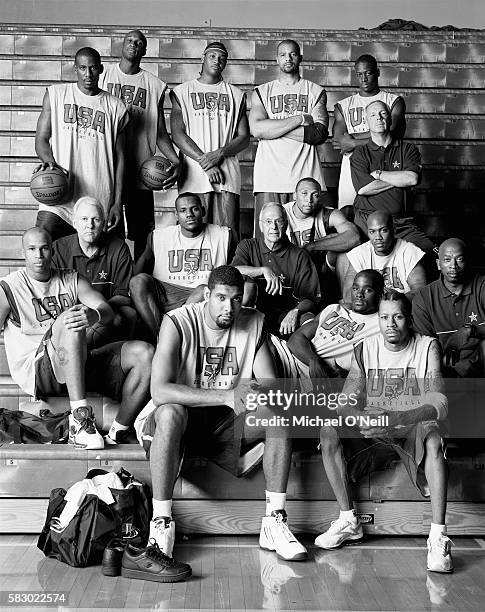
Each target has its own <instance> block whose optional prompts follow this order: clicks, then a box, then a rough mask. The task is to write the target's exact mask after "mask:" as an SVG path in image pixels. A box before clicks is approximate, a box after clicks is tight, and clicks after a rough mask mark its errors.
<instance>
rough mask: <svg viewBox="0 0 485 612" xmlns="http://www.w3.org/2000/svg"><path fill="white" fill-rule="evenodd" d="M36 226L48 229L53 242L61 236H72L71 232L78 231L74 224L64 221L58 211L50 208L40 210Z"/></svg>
mask: <svg viewBox="0 0 485 612" xmlns="http://www.w3.org/2000/svg"><path fill="white" fill-rule="evenodd" d="M35 226H36V227H41V228H42V229H45V230H46V231H48V232H49V234H50V237H51V238H52V242H54V240H58V239H59V238H64V236H71V234H75V233H76V230H75V229H74V228H73V227H72V225H70V224H69V223H68V222H67V221H64V219H63V218H62V217H59V215H56V213H53V212H49V211H48V210H39V212H38V213H37V219H36V221H35Z"/></svg>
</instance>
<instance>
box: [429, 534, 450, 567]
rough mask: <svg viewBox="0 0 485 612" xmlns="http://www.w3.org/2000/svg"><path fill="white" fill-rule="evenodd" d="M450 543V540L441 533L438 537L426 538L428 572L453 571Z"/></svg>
mask: <svg viewBox="0 0 485 612" xmlns="http://www.w3.org/2000/svg"><path fill="white" fill-rule="evenodd" d="M451 545H452V541H451V540H450V538H448V537H447V536H445V535H444V534H443V533H442V534H440V535H439V536H438V537H434V538H431V536H430V537H429V538H428V572H440V573H441V574H451V572H452V571H453V559H452V558H451Z"/></svg>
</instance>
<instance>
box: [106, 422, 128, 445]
mask: <svg viewBox="0 0 485 612" xmlns="http://www.w3.org/2000/svg"><path fill="white" fill-rule="evenodd" d="M128 427H129V426H128V425H120V424H119V423H118V421H117V420H116V419H115V420H114V421H113V423H112V424H111V427H110V428H109V432H108V436H109V437H110V438H111V439H112V440H116V432H118V431H126V430H127V429H128Z"/></svg>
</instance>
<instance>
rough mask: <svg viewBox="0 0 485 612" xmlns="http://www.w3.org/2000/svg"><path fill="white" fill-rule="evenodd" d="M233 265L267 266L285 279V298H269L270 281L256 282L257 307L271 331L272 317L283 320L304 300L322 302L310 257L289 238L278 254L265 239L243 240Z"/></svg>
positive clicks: (280, 245)
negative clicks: (266, 288) (268, 283)
mask: <svg viewBox="0 0 485 612" xmlns="http://www.w3.org/2000/svg"><path fill="white" fill-rule="evenodd" d="M231 265H233V266H255V267H259V266H267V267H268V268H271V270H272V271H273V272H274V273H275V274H276V275H277V276H280V275H283V287H284V289H283V295H268V293H266V291H265V287H266V281H265V280H264V279H262V280H261V279H256V280H257V282H258V288H259V292H258V301H257V304H256V305H257V308H258V310H260V311H261V312H264V313H265V314H266V315H267V317H266V319H267V323H268V326H269V327H270V328H271V327H272V325H271V323H272V321H271V316H273V317H276V318H277V319H279V318H281V315H284V314H286V313H287V312H288V311H289V310H291V309H292V308H295V306H296V305H297V304H298V302H300V301H301V300H303V299H309V300H312V302H313V303H314V304H315V305H317V304H318V303H319V302H320V298H321V294H320V282H319V280H318V274H317V271H316V268H315V266H314V264H313V262H312V260H311V258H310V255H309V254H308V253H307V252H306V251H305V250H304V249H301V248H300V247H297V246H295V245H294V244H292V243H291V242H290V241H289V240H288V238H287V237H285V238H284V240H283V241H282V242H281V243H280V244H278V245H277V247H276V249H274V250H271V249H269V248H268V247H267V246H266V244H265V242H264V240H263V239H262V238H249V239H246V240H242V241H241V242H240V243H239V244H238V245H237V249H236V254H235V256H234V259H233V260H232V264H231ZM276 322H277V321H276V320H275V321H273V323H275V324H276Z"/></svg>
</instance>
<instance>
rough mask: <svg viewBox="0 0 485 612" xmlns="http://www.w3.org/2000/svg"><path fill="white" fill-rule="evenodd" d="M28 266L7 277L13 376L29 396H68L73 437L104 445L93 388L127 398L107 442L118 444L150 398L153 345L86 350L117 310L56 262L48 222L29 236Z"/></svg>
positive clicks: (4, 303)
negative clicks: (89, 336) (93, 330)
mask: <svg viewBox="0 0 485 612" xmlns="http://www.w3.org/2000/svg"><path fill="white" fill-rule="evenodd" d="M22 245H23V251H24V256H25V268H21V269H20V270H18V271H17V272H12V273H11V274H9V275H8V276H6V277H5V278H3V279H2V280H0V287H1V290H0V326H2V327H3V326H4V338H5V350H6V353H7V360H8V365H9V368H10V374H11V376H12V378H13V380H14V381H15V383H16V384H17V385H18V386H19V387H20V388H21V389H22V390H23V391H24V392H25V393H27V394H28V395H31V396H34V397H37V398H46V397H48V396H60V395H61V396H62V395H69V401H70V404H71V414H70V415H69V443H71V444H74V445H75V446H76V447H79V448H85V449H98V448H103V446H104V443H103V438H102V436H101V435H100V434H99V432H98V430H97V429H96V425H95V422H94V417H93V411H92V408H91V407H90V406H89V405H88V400H87V398H86V390H89V391H97V392H98V393H101V394H104V395H107V396H109V397H111V398H113V399H115V400H120V401H121V407H120V410H119V412H118V414H117V416H116V419H115V420H114V422H113V425H112V426H111V428H110V430H109V434H108V436H107V438H106V441H107V442H108V443H110V444H116V443H117V442H118V441H119V439H120V436H121V435H122V434H123V432H124V431H126V430H127V429H128V426H129V425H130V424H131V423H132V422H133V420H134V418H135V416H136V414H137V413H138V411H139V410H140V409H141V407H142V406H143V405H145V404H146V402H147V401H148V395H149V388H150V364H151V360H152V357H153V349H152V347H151V346H150V345H148V344H146V343H144V342H138V341H136V342H125V343H123V342H115V343H113V344H108V345H106V346H103V347H102V348H100V349H95V350H93V351H89V352H88V351H87V350H86V333H85V332H86V330H87V329H88V328H89V327H91V326H92V325H93V324H94V323H95V322H97V323H101V324H103V325H105V324H109V323H110V322H111V321H112V320H113V310H112V309H111V307H110V305H109V304H108V303H107V302H106V300H105V299H104V297H103V296H102V295H101V293H99V292H98V291H95V290H94V289H92V288H91V286H90V284H89V283H88V281H87V280H85V279H84V278H82V277H81V276H79V275H78V273H77V272H75V271H74V270H56V269H53V268H51V259H52V243H51V238H50V236H49V234H48V232H47V231H46V230H44V229H42V228H37V227H34V228H31V229H29V230H27V231H26V232H25V234H24V236H23V239H22Z"/></svg>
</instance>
